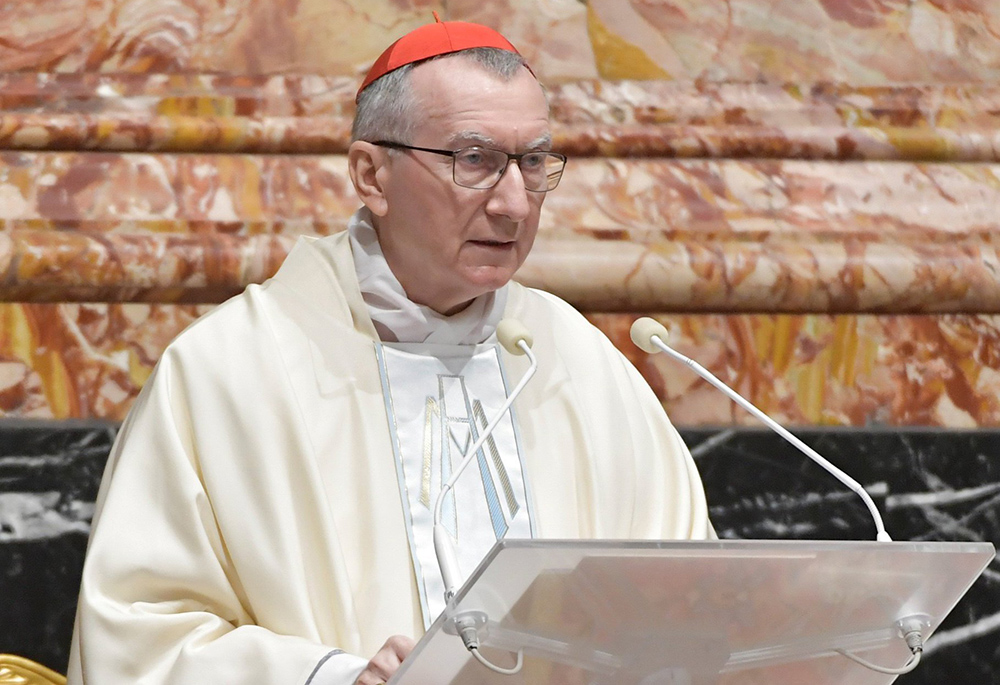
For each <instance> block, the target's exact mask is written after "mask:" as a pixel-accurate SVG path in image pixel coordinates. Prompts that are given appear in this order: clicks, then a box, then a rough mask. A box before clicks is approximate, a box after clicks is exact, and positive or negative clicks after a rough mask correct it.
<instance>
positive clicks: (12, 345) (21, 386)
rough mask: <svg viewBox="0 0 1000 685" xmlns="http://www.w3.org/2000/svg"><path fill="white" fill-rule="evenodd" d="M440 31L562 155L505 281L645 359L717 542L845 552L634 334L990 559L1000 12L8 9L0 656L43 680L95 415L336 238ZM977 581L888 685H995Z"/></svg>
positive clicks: (216, 1)
mask: <svg viewBox="0 0 1000 685" xmlns="http://www.w3.org/2000/svg"><path fill="white" fill-rule="evenodd" d="M432 11H437V12H438V13H439V14H440V15H441V16H442V17H443V18H446V19H454V20H468V21H477V22H482V23H486V24H489V25H492V26H495V27H497V28H499V29H500V30H501V31H503V32H504V33H505V34H506V35H507V36H508V37H509V38H510V39H511V40H512V41H513V42H514V43H515V44H516V45H518V46H519V47H520V49H521V50H522V52H523V53H524V54H525V56H526V57H527V58H528V60H529V61H530V62H531V63H532V65H533V67H534V69H535V72H536V73H537V74H538V76H539V78H540V80H542V81H543V83H544V84H545V85H546V87H547V89H548V91H549V96H550V101H551V104H552V117H553V131H554V138H555V144H556V147H557V148H558V149H560V150H562V151H564V152H566V153H567V154H569V155H570V156H571V158H572V159H571V162H570V165H569V167H568V168H567V172H566V175H565V177H564V180H563V182H562V184H561V186H560V187H559V189H558V190H557V191H555V192H554V193H552V194H551V196H549V197H548V198H547V201H546V205H545V208H544V210H543V216H542V224H541V227H540V234H539V240H538V243H537V247H536V249H535V250H534V252H533V254H532V255H531V257H530V259H529V261H528V262H527V263H526V264H525V266H524V267H523V268H522V270H521V272H520V273H519V274H518V278H519V279H520V280H521V281H522V282H524V283H527V284H529V285H536V286H540V287H544V288H546V289H549V290H551V291H553V292H555V293H557V294H559V295H561V296H562V297H564V298H566V299H567V300H569V301H570V302H572V303H573V304H575V305H576V306H577V307H579V308H580V309H581V310H582V311H584V312H585V313H586V314H587V316H588V317H590V319H591V320H592V321H593V322H594V323H595V324H596V325H597V326H599V327H600V328H601V329H602V330H604V331H606V332H607V333H608V334H609V336H610V337H611V338H612V340H613V341H614V342H615V343H616V344H617V345H619V347H620V348H621V349H622V350H623V351H624V352H625V354H626V355H627V356H628V357H629V358H630V359H632V361H633V362H634V363H635V364H636V365H637V366H638V367H639V369H640V370H641V371H642V373H643V374H644V375H645V377H646V378H647V380H648V381H649V382H650V384H651V385H652V387H653V388H654V390H655V391H656V392H657V394H658V396H659V397H660V398H661V400H662V401H663V403H664V406H665V408H666V409H667V411H668V412H669V413H670V415H671V417H672V418H673V419H674V421H675V422H676V423H677V424H678V425H680V426H681V427H682V428H683V429H684V430H685V435H686V437H688V438H689V440H690V441H691V443H692V444H693V445H696V447H695V451H696V453H697V454H698V459H699V463H700V466H701V468H702V470H703V472H704V473H705V479H706V484H707V486H708V488H709V493H710V498H711V501H712V507H713V509H712V514H713V518H714V520H715V521H716V525H717V526H718V527H719V528H720V531H721V532H723V534H724V535H727V536H743V537H813V538H815V537H841V536H843V537H865V536H866V535H867V532H866V530H867V529H866V528H865V524H864V523H863V521H862V520H860V519H858V516H857V514H858V511H857V508H856V507H852V508H851V509H850V511H851V512H853V513H847V510H842V509H839V508H838V507H842V506H847V505H846V504H844V502H843V496H842V495H841V494H839V493H840V491H839V490H833V489H831V490H826V489H825V488H826V484H823V485H819V484H818V483H814V482H813V480H814V476H813V475H810V474H809V473H808V472H806V471H804V470H801V469H800V468H799V466H800V465H801V460H799V459H798V457H794V456H793V457H789V459H794V461H790V462H789V463H794V464H795V466H789V465H786V464H784V463H782V464H780V465H777V466H775V465H773V464H772V461H773V460H774V459H777V458H778V457H777V456H776V455H777V453H778V452H779V451H780V449H781V447H780V445H779V444H777V443H773V442H768V439H769V438H764V437H761V436H760V435H758V434H757V433H755V432H754V429H751V428H749V426H751V425H752V424H753V421H752V420H750V419H749V418H747V417H746V416H744V415H742V414H741V413H740V412H739V411H737V410H736V409H735V408H734V407H733V406H732V405H731V404H730V403H729V402H728V400H726V399H725V398H724V397H722V396H720V395H719V394H718V393H716V392H715V391H714V390H712V389H711V388H710V387H708V386H707V384H706V383H704V382H703V381H700V380H699V379H698V378H697V377H695V376H694V375H693V374H691V373H690V372H689V371H688V370H687V369H684V368H678V366H677V365H675V364H673V363H671V362H669V361H668V360H667V359H665V358H663V356H662V355H661V356H658V357H647V356H645V355H643V354H642V353H640V352H639V351H638V350H636V349H635V348H634V347H633V346H632V345H631V343H629V342H628V341H627V330H628V326H629V324H630V323H631V322H632V320H634V319H635V318H636V316H638V315H639V314H651V315H654V316H656V317H657V318H659V319H660V320H662V321H663V322H664V323H665V324H667V326H668V328H669V329H670V331H671V335H672V339H673V340H674V342H675V344H676V346H677V347H678V349H680V350H681V351H683V352H685V353H687V354H690V355H692V356H694V357H696V358H697V359H699V360H700V361H701V362H702V363H703V364H704V365H705V366H707V367H708V368H709V369H710V370H712V371H713V372H715V373H716V374H718V375H719V376H720V377H722V378H723V379H724V380H726V381H727V382H730V383H732V384H733V385H734V386H735V387H736V388H737V389H738V390H740V391H741V392H743V393H744V394H746V395H747V396H748V397H750V398H751V399H752V400H753V401H754V402H755V403H757V404H758V405H759V406H761V407H762V408H764V409H765V410H766V411H768V412H770V413H772V414H774V415H775V416H776V417H777V418H779V419H780V420H782V421H784V422H786V423H789V424H794V425H796V426H798V427H800V428H801V429H803V430H805V431H817V432H814V433H810V435H812V436H813V438H815V439H816V440H818V441H820V442H821V443H822V444H823V445H825V446H829V447H830V449H831V450H832V453H833V454H831V456H836V457H837V458H838V459H843V460H844V461H843V463H844V465H845V466H847V467H849V468H850V469H852V470H854V471H855V472H856V473H859V474H862V475H863V478H864V480H865V482H866V484H869V485H873V486H874V487H875V490H876V491H877V492H878V493H881V494H879V497H880V498H881V499H880V501H881V502H882V504H883V505H884V506H885V507H886V508H887V510H888V512H889V516H890V518H891V519H892V520H893V522H894V524H893V525H890V529H892V528H893V526H895V527H896V528H897V531H896V537H898V538H901V539H903V538H913V539H919V538H921V537H926V538H932V537H935V536H936V537H941V538H947V539H982V540H992V541H994V542H996V541H998V540H1000V531H998V530H997V529H996V525H995V523H996V515H997V512H996V501H997V500H996V489H995V485H996V480H997V471H996V469H997V464H998V462H997V457H996V451H997V446H998V443H997V437H996V435H995V430H996V428H998V427H1000V399H998V398H1000V339H998V338H1000V249H998V248H1000V239H998V237H997V236H998V235H1000V234H998V230H997V229H998V228H1000V226H998V219H997V212H996V207H997V206H1000V202H998V201H1000V133H998V131H1000V87H998V86H997V84H998V82H1000V81H998V77H1000V5H998V3H995V2H992V1H990V0H960V1H958V0H956V1H952V0H947V1H945V0H908V1H907V2H900V1H896V0H498V1H493V2H485V3H484V2H481V1H476V2H473V1H472V0H449V1H448V2H444V0H323V1H322V2H320V1H319V0H272V1H270V2H251V1H250V0H211V1H209V0H163V1H158V2H151V1H149V0H86V1H84V0H44V1H42V0H25V1H22V2H11V3H3V4H0V525H2V528H0V583H2V585H0V590H3V591H0V615H4V616H13V617H14V621H13V622H10V623H8V624H7V625H9V626H13V628H11V629H9V630H8V632H6V633H4V632H2V631H0V651H4V650H7V651H19V652H21V653H25V654H28V655H38V656H39V658H41V659H42V660H43V661H45V662H46V663H49V664H50V665H53V666H55V667H58V668H61V667H62V665H63V664H64V662H65V654H64V650H65V644H66V637H67V635H68V632H67V631H68V630H69V628H68V625H69V624H68V620H69V619H70V617H71V616H72V597H73V596H74V594H75V583H76V582H77V581H76V578H77V577H78V574H79V563H80V559H81V557H82V552H83V547H84V538H85V531H86V530H87V527H88V525H89V524H88V522H89V516H90V508H91V506H92V502H93V493H94V489H95V488H96V485H97V474H98V473H99V471H100V468H101V465H102V464H103V460H104V458H105V456H106V452H107V449H108V446H109V444H110V442H109V441H110V439H111V436H112V435H113V432H114V430H115V426H116V425H117V422H118V421H120V420H121V419H122V418H123V417H124V415H125V413H126V412H127V411H128V408H129V406H130V405H131V402H132V401H133V399H134V398H135V396H136V394H137V393H138V391H139V389H140V388H141V387H142V384H143V382H144V381H145V379H146V378H147V377H148V375H149V373H150V371H151V369H152V366H153V365H154V364H155V363H156V360H157V358H158V357H159V355H160V353H161V352H162V350H163V348H164V347H165V345H166V344H167V343H168V342H169V341H170V339H172V338H173V337H174V336H175V335H176V334H177V333H179V332H180V331H181V330H183V328H184V327H185V326H186V325H188V324H189V323H190V322H191V321H192V320H193V319H194V318H196V317H197V316H198V315H200V314H201V313H204V312H205V311H208V310H209V309H210V308H211V307H212V306H213V305H214V304H216V303H218V302H220V301H222V300H223V299H225V298H226V297H228V296H230V295H232V294H235V293H237V292H239V291H240V290H242V288H244V287H245V286H246V285H247V284H248V283H252V282H259V281H261V280H263V279H265V278H266V277H267V276H268V275H270V274H271V273H273V272H274V270H275V269H276V268H277V267H278V265H279V264H280V262H281V260H282V259H283V257H284V255H285V254H286V253H287V251H288V249H289V248H290V246H291V245H292V244H293V242H294V241H295V239H296V238H297V237H298V236H299V235H303V234H320V235H325V234H329V233H331V232H335V231H338V230H342V228H343V227H344V224H345V221H346V218H347V217H348V216H349V215H350V213H351V212H352V211H353V210H354V208H355V207H356V205H357V201H356V199H355V198H354V196H353V192H352V191H351V189H350V183H349V181H348V179H347V176H346V168H345V157H344V152H345V150H346V146H347V142H348V137H349V128H350V120H351V117H352V116H353V94H354V90H355V89H356V87H357V84H358V82H359V81H360V77H361V75H362V74H363V73H364V71H365V70H366V69H367V66H368V65H369V64H370V63H371V61H372V60H373V59H374V58H375V57H376V56H377V54H378V53H379V52H380V51H381V50H382V48H383V47H384V46H385V45H386V44H387V43H388V42H389V41H390V40H392V39H393V38H395V37H397V36H399V35H401V34H402V33H404V32H405V31H407V30H409V29H411V28H413V27H416V26H418V25H421V24H423V23H426V22H427V21H429V20H430V18H431V12H432ZM37 420H42V421H43V423H41V424H39V423H34V422H35V421H37ZM81 421H83V422H85V423H83V424H81V423H79V422H81ZM94 421H97V422H99V423H96V424H95V423H93V422H94ZM718 426H725V427H727V428H724V429H719V428H716V427H718ZM820 427H823V428H820ZM826 427H840V428H826ZM781 459H784V456H782V457H781ZM762 465H765V466H766V468H764V467H763V466H762ZM749 469H753V470H749ZM834 492H836V493H837V494H833V493H834ZM820 503H822V504H820ZM833 511H836V512H837V513H831V512H833ZM782 517H784V518H782ZM996 569H997V566H996V565H994V566H992V567H991V569H990V570H988V572H987V574H986V575H985V576H984V578H983V579H982V580H981V581H980V583H979V584H978V585H977V586H976V588H974V591H973V593H972V594H971V595H970V599H969V602H970V603H968V604H966V605H963V608H961V609H960V611H958V612H957V614H956V617H953V619H952V620H953V621H954V622H953V623H952V624H949V627H948V629H947V630H946V631H944V633H943V634H942V635H943V636H942V637H941V640H940V642H939V644H940V645H941V646H940V647H936V648H935V649H936V652H935V653H934V654H932V655H930V656H931V658H929V659H928V662H927V664H926V665H925V667H923V668H922V669H921V671H920V673H921V674H922V675H919V674H914V676H910V677H908V678H909V679H907V678H903V679H900V682H904V681H905V682H914V683H915V682H936V680H938V679H944V678H950V679H956V678H959V676H958V675H956V674H962V677H961V678H959V679H962V680H964V681H969V682H973V681H977V682H978V681H990V680H994V679H995V674H993V673H992V670H991V668H992V667H991V665H990V664H991V662H994V661H996V659H997V658H1000V654H998V653H997V647H996V645H997V644H998V642H997V635H1000V619H998V615H997V613H996V606H997V596H996V587H997V582H998V576H997V570H996ZM38 615H42V616H44V618H43V619H42V620H35V619H34V618H33V617H36V616H38ZM26 626H30V627H26ZM955 650H957V651H955ZM921 678H923V679H924V680H921Z"/></svg>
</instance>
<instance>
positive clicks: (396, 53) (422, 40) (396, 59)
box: [358, 12, 530, 97]
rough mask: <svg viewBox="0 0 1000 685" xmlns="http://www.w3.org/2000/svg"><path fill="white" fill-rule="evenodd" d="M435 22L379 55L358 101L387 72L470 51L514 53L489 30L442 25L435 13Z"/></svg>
mask: <svg viewBox="0 0 1000 685" xmlns="http://www.w3.org/2000/svg"><path fill="white" fill-rule="evenodd" d="M434 19H435V20H436V21H435V22H434V23H433V24H426V25H424V26H421V27H420V28H416V29H413V30H412V31H410V32H409V33H407V34H406V35H405V36H403V37H402V38H400V39H399V40H397V41H396V42H395V43H393V44H392V45H390V46H389V47H388V48H386V50H385V52H383V53H382V54H381V55H379V58H378V59H377V60H375V63H374V64H373V65H372V68H371V69H369V70H368V75H367V76H365V80H364V82H362V84H361V87H360V88H358V96H359V97H360V96H361V91H363V90H364V89H365V88H367V87H368V86H369V85H371V83H372V81H374V80H375V79H378V78H381V77H382V76H385V75H386V74H388V73H389V72H390V71H393V70H395V69H399V68H400V67H402V66H406V65H407V64H413V63H414V62H420V61H423V60H425V59H430V58H431V57H437V56H438V55H447V54H448V53H451V52H460V51H462V50H470V49H472V48H498V49H500V50H508V51H510V52H517V48H515V47H514V46H513V45H511V43H510V41H509V40H507V39H506V38H504V37H503V36H501V35H500V34H499V33H498V32H497V31H495V30H493V29H491V28H490V27H488V26H483V25H482V24H472V23H470V22H466V21H441V20H440V19H439V18H438V15H437V12H435V13H434ZM518 54H520V53H518ZM529 71H530V67H529Z"/></svg>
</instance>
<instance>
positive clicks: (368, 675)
mask: <svg viewBox="0 0 1000 685" xmlns="http://www.w3.org/2000/svg"><path fill="white" fill-rule="evenodd" d="M385 680H386V679H385V678H383V677H382V676H380V675H378V674H377V673H373V672H372V671H370V670H368V669H365V670H364V671H362V672H361V675H359V676H358V679H357V680H356V681H354V682H355V683H356V685H384V683H385Z"/></svg>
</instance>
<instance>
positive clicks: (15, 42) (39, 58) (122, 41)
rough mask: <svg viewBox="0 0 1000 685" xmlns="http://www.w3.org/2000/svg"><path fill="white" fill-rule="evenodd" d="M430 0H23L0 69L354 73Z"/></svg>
mask: <svg viewBox="0 0 1000 685" xmlns="http://www.w3.org/2000/svg"><path fill="white" fill-rule="evenodd" d="M442 9H443V8H442V3H441V2H440V1H439V0H346V1H345V0H339V1H337V0H332V1H330V0H271V1H269V2H252V1H250V0H223V1H221V2H220V1H217V0H174V1H173V2H150V1H149V0H87V1H86V2H83V1H81V0H45V1H42V0H26V1H23V2H11V3H4V4H3V5H2V6H0V71H52V72H132V73H145V72H154V73H155V72H167V73H185V72H227V73H238V74H265V73H327V74H330V73H333V74H355V73H357V72H358V71H359V70H361V69H363V68H366V67H367V65H368V64H370V63H371V61H372V60H374V59H375V57H376V56H377V55H378V54H379V53H380V52H381V51H382V50H383V49H384V48H385V47H386V46H387V45H388V44H389V43H390V42H392V40H394V39H395V38H396V37H398V36H399V35H402V34H403V33H405V32H406V31H408V30H410V29H411V28H414V27H416V26H419V25H420V24H424V23H426V22H428V21H431V20H432V16H431V11H432V10H442Z"/></svg>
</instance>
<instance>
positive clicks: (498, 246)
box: [469, 240, 517, 250]
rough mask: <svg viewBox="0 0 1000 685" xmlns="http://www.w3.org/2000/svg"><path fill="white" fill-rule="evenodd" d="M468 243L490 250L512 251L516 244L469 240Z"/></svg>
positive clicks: (501, 241)
mask: <svg viewBox="0 0 1000 685" xmlns="http://www.w3.org/2000/svg"><path fill="white" fill-rule="evenodd" d="M469 242H470V243H472V244H473V245H477V246H479V247H485V248H487V249H490V250H512V249H514V246H515V245H516V244H517V242H516V241H514V240H470V241H469Z"/></svg>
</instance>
